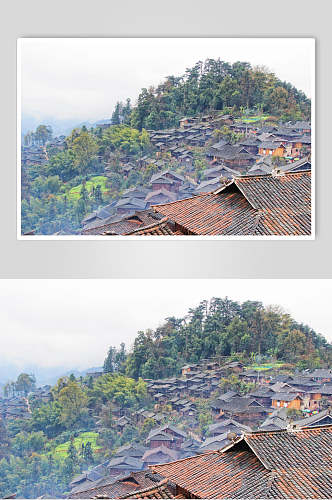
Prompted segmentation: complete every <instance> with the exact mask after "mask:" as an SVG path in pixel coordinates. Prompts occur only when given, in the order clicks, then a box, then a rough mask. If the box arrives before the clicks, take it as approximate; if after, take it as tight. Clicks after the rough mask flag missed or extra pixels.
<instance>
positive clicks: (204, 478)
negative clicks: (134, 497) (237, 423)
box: [150, 451, 269, 498]
mask: <svg viewBox="0 0 332 500" xmlns="http://www.w3.org/2000/svg"><path fill="white" fill-rule="evenodd" d="M234 464H236V470H235V467H234ZM150 468H151V469H152V470H153V471H155V472H158V473H159V474H161V475H162V476H165V477H166V478H167V479H169V480H170V481H172V482H174V483H175V484H177V485H178V486H179V487H180V488H183V489H185V490H187V491H188V492H190V493H191V494H193V495H195V496H197V497H198V498H225V497H229V498H262V497H263V496H264V495H263V487H262V485H263V486H265V482H264V479H267V478H268V475H269V471H267V470H266V469H265V468H264V467H263V465H262V464H261V463H260V461H259V460H258V459H257V458H256V457H255V456H254V455H253V453H250V452H248V451H239V452H227V453H221V452H219V451H213V452H207V453H204V454H202V455H198V456H194V457H190V458H185V459H183V460H178V461H176V462H171V463H168V464H162V465H154V466H150Z"/></svg>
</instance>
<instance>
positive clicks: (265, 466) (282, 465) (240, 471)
mask: <svg viewBox="0 0 332 500" xmlns="http://www.w3.org/2000/svg"><path fill="white" fill-rule="evenodd" d="M331 451H332V425H329V426H325V427H320V428H317V427H316V428H305V429H301V430H294V429H287V430H280V431H273V432H254V433H250V434H245V435H244V436H242V437H241V438H239V439H237V440H236V441H235V442H234V444H231V445H230V446H229V447H228V448H226V450H225V451H223V452H220V451H215V452H210V453H205V454H203V455H201V456H195V457H190V458H187V459H183V460H178V461H176V462H171V463H167V464H161V465H155V466H150V468H151V470H153V471H155V472H157V473H158V474H161V475H162V476H164V477H165V478H167V479H168V480H170V481H172V482H174V483H175V484H176V485H177V486H178V487H180V488H183V489H184V490H186V491H187V492H188V493H189V494H192V495H195V496H197V497H200V498H241V497H243V498H303V499H304V498H331V497H332V481H331V479H332V459H331Z"/></svg>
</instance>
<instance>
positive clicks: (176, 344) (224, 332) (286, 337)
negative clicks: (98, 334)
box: [126, 297, 332, 378]
mask: <svg viewBox="0 0 332 500" xmlns="http://www.w3.org/2000/svg"><path fill="white" fill-rule="evenodd" d="M256 355H260V356H267V357H271V358H275V359H277V360H278V359H282V360H284V361H287V362H290V363H293V364H294V366H296V367H297V368H300V369H304V368H316V367H321V366H324V365H326V364H331V362H332V345H331V344H329V343H328V342H327V340H326V339H325V338H324V337H323V336H322V335H320V334H318V333H316V332H315V331H314V330H313V329H312V328H310V327H309V326H306V325H303V324H301V323H297V322H296V321H295V320H294V319H293V318H292V317H291V316H290V315H289V314H287V313H285V312H283V311H282V309H280V308H279V307H277V306H276V307H273V306H268V307H264V306H263V304H262V303H261V302H255V301H250V300H248V301H246V302H243V303H242V304H240V303H239V302H235V301H232V300H230V299H228V298H227V297H226V298H224V299H221V298H212V299H211V300H210V301H208V300H205V301H203V302H201V303H200V304H199V305H198V306H197V307H195V308H192V309H189V311H188V314H186V315H185V316H184V317H183V318H175V317H170V318H167V319H166V321H165V323H164V324H163V325H162V326H160V327H158V328H156V329H155V330H147V331H145V332H143V331H141V332H138V335H137V337H136V339H135V341H134V345H133V349H132V351H131V352H130V353H129V355H128V358H127V362H126V372H127V374H128V375H129V376H132V377H134V378H137V377H143V378H159V377H167V376H170V375H173V374H176V373H179V370H180V367H181V366H182V365H183V364H184V363H188V362H197V361H199V360H201V359H204V358H210V357H214V356H216V357H218V356H233V357H234V358H235V359H240V360H247V361H248V360H249V359H251V358H252V357H255V356H256Z"/></svg>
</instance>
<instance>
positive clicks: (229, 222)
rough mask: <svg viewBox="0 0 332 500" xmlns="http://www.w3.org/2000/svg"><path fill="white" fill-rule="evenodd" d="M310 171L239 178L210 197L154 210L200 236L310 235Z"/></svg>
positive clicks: (163, 205) (157, 207)
mask: <svg viewBox="0 0 332 500" xmlns="http://www.w3.org/2000/svg"><path fill="white" fill-rule="evenodd" d="M310 203H311V172H310V171H302V172H296V173H285V174H282V175H279V176H273V175H261V176H260V175H259V176H252V175H250V176H241V177H237V178H235V179H234V180H233V181H231V182H230V183H228V184H227V186H226V187H223V188H220V189H218V190H217V191H215V192H214V193H206V194H202V195H198V196H194V197H193V198H188V199H185V200H179V201H176V202H173V203H166V204H162V205H154V206H153V209H154V210H155V211H156V212H158V213H161V214H162V215H164V216H167V217H169V218H170V219H171V220H172V221H173V222H175V223H177V224H178V225H180V226H182V227H183V228H185V229H186V230H187V231H188V232H189V233H191V234H200V235H217V234H219V235H282V236H284V235H310V233H311V205H310Z"/></svg>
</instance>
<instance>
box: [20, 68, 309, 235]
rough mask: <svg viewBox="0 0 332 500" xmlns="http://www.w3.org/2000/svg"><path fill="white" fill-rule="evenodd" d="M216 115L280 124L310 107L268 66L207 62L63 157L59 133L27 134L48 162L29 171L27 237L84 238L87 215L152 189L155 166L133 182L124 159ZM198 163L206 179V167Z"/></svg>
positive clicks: (116, 116)
mask: <svg viewBox="0 0 332 500" xmlns="http://www.w3.org/2000/svg"><path fill="white" fill-rule="evenodd" d="M212 110H213V111H219V112H220V113H232V114H233V115H234V116H236V117H240V116H243V114H244V113H246V112H248V111H249V110H250V111H251V112H254V113H256V114H261V113H267V114H270V115H272V117H274V119H275V120H279V119H281V120H283V121H287V120H301V119H309V117H310V100H309V99H308V98H307V97H306V96H305V95H304V94H303V92H301V91H299V90H297V89H296V88H295V87H293V86H292V85H291V84H290V83H286V82H282V81H281V80H279V79H278V78H277V77H276V76H275V75H274V74H273V73H271V72H270V71H269V70H267V69H266V68H264V67H252V66H251V65H250V64H249V63H247V62H236V63H234V64H229V63H227V62H224V61H222V60H220V59H217V60H214V59H207V60H206V61H205V62H204V63H203V62H202V61H199V62H198V63H197V64H195V65H194V66H193V67H192V68H188V69H187V70H186V72H185V74H183V75H181V76H168V77H167V78H166V79H165V81H164V82H162V83H160V85H158V86H157V87H150V88H149V89H146V88H144V89H142V90H141V92H140V94H139V97H138V99H137V103H136V104H135V105H134V106H132V105H131V103H130V100H129V99H127V101H126V103H121V102H118V103H117V104H116V107H115V109H114V112H113V114H112V124H113V125H112V126H111V127H109V128H106V129H102V128H101V127H98V126H96V127H95V128H91V129H90V130H88V129H87V128H86V127H85V126H83V127H82V128H81V129H79V128H76V129H74V130H73V131H72V132H71V134H70V135H69V136H68V137H67V138H66V139H65V147H64V149H63V150H61V151H59V150H57V148H54V147H52V146H50V145H49V141H50V140H51V138H52V129H51V128H50V127H48V126H47V125H39V126H38V128H37V129H36V131H34V132H33V131H31V132H29V133H27V134H26V135H25V137H24V139H23V144H24V145H25V146H31V145H37V146H41V147H43V148H45V151H46V153H47V162H46V163H45V164H36V165H34V164H30V165H28V166H23V167H22V205H21V215H22V233H27V232H30V231H34V232H35V233H36V234H53V233H56V232H58V231H64V232H65V233H72V232H75V231H79V229H80V227H81V221H82V219H83V218H84V217H85V216H86V215H87V214H88V213H91V212H92V211H94V210H97V209H98V208H100V207H101V206H103V205H104V204H105V203H109V202H111V201H112V200H114V199H116V198H118V197H120V195H121V193H122V191H123V190H124V189H127V188H130V187H132V186H136V185H145V183H148V182H149V180H150V178H151V175H152V174H153V173H155V170H154V167H153V166H152V165H147V166H144V167H143V166H140V167H139V168H138V169H136V170H134V171H132V172H131V173H130V174H129V175H128V176H127V177H125V176H124V175H123V173H122V172H121V166H120V157H121V155H122V156H123V155H127V156H128V157H129V158H130V159H131V160H133V161H135V160H136V159H138V158H140V157H141V156H142V155H143V154H145V153H147V152H149V151H150V150H151V144H150V140H149V133H148V132H147V130H146V129H148V130H149V129H155V130H156V129H163V128H168V127H174V126H178V123H179V119H180V118H182V117H183V116H185V115H186V116H198V115H204V114H206V113H209V112H210V111H212ZM220 137H223V138H226V139H227V140H229V141H230V142H234V141H236V140H237V139H238V138H239V137H238V136H237V135H236V134H234V133H233V132H232V131H230V130H224V131H223V130H221V131H218V130H217V131H216V135H215V139H216V140H218V138H220ZM195 162H196V163H195V170H196V173H197V179H200V176H201V172H202V171H203V163H202V162H201V161H197V159H196V160H195ZM105 165H107V166H108V170H109V173H108V176H107V177H103V176H104V169H105Z"/></svg>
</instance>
